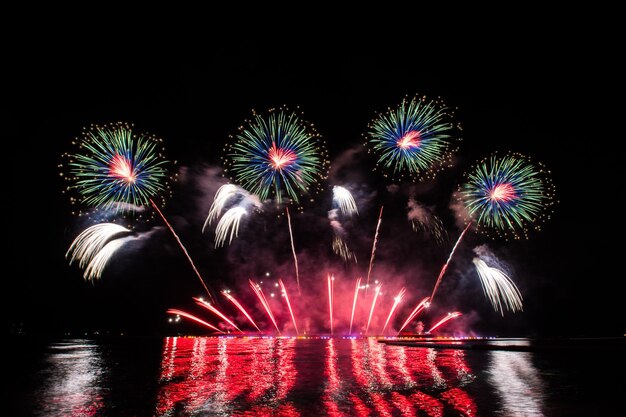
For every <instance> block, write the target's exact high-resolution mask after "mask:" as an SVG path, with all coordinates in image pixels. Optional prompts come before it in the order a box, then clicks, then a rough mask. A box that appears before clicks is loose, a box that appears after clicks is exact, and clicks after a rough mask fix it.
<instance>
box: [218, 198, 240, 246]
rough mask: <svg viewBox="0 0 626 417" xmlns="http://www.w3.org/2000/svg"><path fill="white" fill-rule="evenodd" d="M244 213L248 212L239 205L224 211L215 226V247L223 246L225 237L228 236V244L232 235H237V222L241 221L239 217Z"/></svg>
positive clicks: (231, 239)
mask: <svg viewBox="0 0 626 417" xmlns="http://www.w3.org/2000/svg"><path fill="white" fill-rule="evenodd" d="M246 214H248V212H247V211H246V209H245V208H243V207H239V206H237V207H233V208H231V209H228V211H226V213H224V215H223V216H222V218H221V219H220V221H219V222H218V223H217V227H216V228H215V247H216V248H219V247H220V246H224V242H225V241H226V238H228V243H229V244H230V243H231V242H232V241H233V237H236V236H238V234H239V223H241V218H242V217H243V216H245V215H246Z"/></svg>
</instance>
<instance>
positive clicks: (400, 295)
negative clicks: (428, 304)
mask: <svg viewBox="0 0 626 417" xmlns="http://www.w3.org/2000/svg"><path fill="white" fill-rule="evenodd" d="M405 292H406V288H402V289H401V290H400V292H399V293H398V295H396V296H395V297H394V298H393V306H391V310H389V315H388V316H387V320H386V321H385V325H384V326H383V330H382V332H380V333H381V334H385V329H386V328H387V325H388V324H389V320H390V319H391V316H392V315H393V312H394V311H395V310H396V307H398V304H400V301H402V299H403V298H404V293H405Z"/></svg>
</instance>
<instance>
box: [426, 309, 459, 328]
mask: <svg viewBox="0 0 626 417" xmlns="http://www.w3.org/2000/svg"><path fill="white" fill-rule="evenodd" d="M460 315H461V313H459V312H458V311H456V312H454V313H448V315H447V316H445V317H444V318H442V319H441V320H439V321H438V322H437V324H435V325H434V326H433V327H432V328H431V329H430V330H429V331H427V332H426V333H431V332H432V331H433V330H435V329H436V328H437V327H439V326H441V325H442V324H444V323H446V322H447V321H449V320H452V319H453V318H455V317H459V316H460Z"/></svg>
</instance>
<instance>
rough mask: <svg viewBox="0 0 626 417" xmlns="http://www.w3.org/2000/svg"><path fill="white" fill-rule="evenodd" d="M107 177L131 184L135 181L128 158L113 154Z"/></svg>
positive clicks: (135, 175)
mask: <svg viewBox="0 0 626 417" xmlns="http://www.w3.org/2000/svg"><path fill="white" fill-rule="evenodd" d="M109 176H111V177H114V178H117V179H119V180H122V181H125V182H127V183H129V184H133V183H134V182H135V181H136V180H137V174H136V173H135V170H134V169H133V164H132V162H131V161H129V160H128V158H126V157H124V156H122V155H120V154H115V155H113V158H112V159H111V162H109Z"/></svg>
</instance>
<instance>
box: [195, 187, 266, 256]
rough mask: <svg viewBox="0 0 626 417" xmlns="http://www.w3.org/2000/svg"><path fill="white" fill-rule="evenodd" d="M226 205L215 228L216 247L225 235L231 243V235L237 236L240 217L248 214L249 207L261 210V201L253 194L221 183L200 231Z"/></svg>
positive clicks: (222, 242) (220, 244)
mask: <svg viewBox="0 0 626 417" xmlns="http://www.w3.org/2000/svg"><path fill="white" fill-rule="evenodd" d="M227 206H229V209H228V210H227V211H226V214H224V216H223V217H222V218H221V219H220V221H219V222H218V224H217V227H216V230H215V247H216V248H217V247H220V246H223V245H224V242H226V238H227V237H228V242H229V243H231V242H232V240H233V237H237V236H238V233H239V224H240V222H241V218H242V217H243V216H245V215H247V214H248V210H249V209H251V208H255V209H257V210H261V202H260V201H259V199H258V198H257V197H256V196H255V195H252V194H250V193H248V192H247V191H246V190H244V189H243V188H241V187H238V186H236V185H233V184H225V185H222V186H221V187H220V188H219V189H218V190H217V192H216V193H215V197H214V198H213V203H212V204H211V208H210V209H209V214H208V216H207V218H206V220H205V221H204V224H203V225H202V233H204V230H205V229H206V227H207V226H208V225H210V224H211V222H213V221H214V220H216V219H217V218H218V217H219V216H220V215H221V214H222V211H224V210H225V209H226V207H227Z"/></svg>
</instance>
